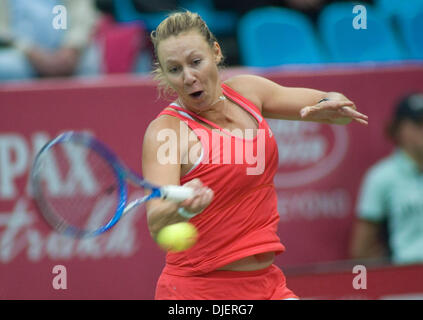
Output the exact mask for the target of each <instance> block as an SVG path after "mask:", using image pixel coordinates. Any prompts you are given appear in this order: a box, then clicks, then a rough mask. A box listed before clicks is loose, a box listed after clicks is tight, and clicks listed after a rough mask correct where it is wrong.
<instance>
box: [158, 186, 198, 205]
mask: <svg viewBox="0 0 423 320" xmlns="http://www.w3.org/2000/svg"><path fill="white" fill-rule="evenodd" d="M160 191H161V193H162V198H163V199H166V200H170V201H174V202H182V201H184V200H186V199H189V198H192V197H194V190H193V189H192V188H189V187H183V186H174V185H168V186H164V187H161V188H160Z"/></svg>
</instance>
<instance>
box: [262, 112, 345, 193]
mask: <svg viewBox="0 0 423 320" xmlns="http://www.w3.org/2000/svg"><path fill="white" fill-rule="evenodd" d="M268 122H269V125H270V126H271V128H272V131H273V134H274V135H275V139H276V141H277V144H278V150H279V168H278V171H277V173H276V175H275V187H276V188H292V187H299V186H302V185H305V184H307V183H311V182H314V181H317V180H319V179H321V178H323V177H325V176H328V175H329V174H330V173H331V172H332V171H333V170H334V169H335V168H336V167H337V166H338V165H339V164H340V163H341V161H342V160H343V158H344V156H345V154H346V152H347V150H348V132H347V129H346V127H345V126H338V125H326V124H320V123H315V122H303V121H281V120H268Z"/></svg>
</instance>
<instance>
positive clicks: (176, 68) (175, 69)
mask: <svg viewBox="0 0 423 320" xmlns="http://www.w3.org/2000/svg"><path fill="white" fill-rule="evenodd" d="M177 71H178V67H171V68H169V69H168V72H170V73H176V72H177Z"/></svg>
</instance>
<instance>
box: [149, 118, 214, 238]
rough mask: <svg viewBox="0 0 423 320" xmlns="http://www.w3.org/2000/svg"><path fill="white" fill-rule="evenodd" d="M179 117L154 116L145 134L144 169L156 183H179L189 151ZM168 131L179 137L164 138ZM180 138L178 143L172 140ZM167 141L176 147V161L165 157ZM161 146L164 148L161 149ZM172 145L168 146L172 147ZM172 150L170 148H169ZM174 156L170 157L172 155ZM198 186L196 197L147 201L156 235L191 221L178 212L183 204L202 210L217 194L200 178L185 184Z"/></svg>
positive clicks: (154, 236) (161, 184) (153, 232)
mask: <svg viewBox="0 0 423 320" xmlns="http://www.w3.org/2000/svg"><path fill="white" fill-rule="evenodd" d="M179 131H180V130H179V120H178V119H176V118H172V117H169V116H164V117H160V118H159V119H156V120H154V121H153V122H152V123H151V124H150V125H149V127H148V128H147V131H146V133H145V136H144V142H143V152H142V154H143V156H142V171H143V176H144V178H145V179H147V180H148V181H151V182H152V183H154V184H157V185H160V186H163V185H169V184H170V185H179V184H180V174H181V163H180V161H179V159H180V156H179V155H180V152H187V150H180V149H179V145H180V143H179ZM163 133H167V134H169V135H174V136H173V137H176V140H173V141H172V140H171V138H169V139H166V140H165V141H160V140H164V139H161V138H160V134H162V137H163V136H166V135H163ZM172 142H176V143H172ZM165 143H167V146H168V147H169V148H176V149H175V150H176V152H177V157H176V159H173V160H175V161H167V162H166V161H164V160H166V159H164V158H163V157H162V156H161V155H163V152H162V151H163V150H164V149H163V145H164V144H165ZM160 147H162V149H161V150H160ZM169 148H168V149H169ZM169 150H170V149H169ZM168 159H170V158H168ZM185 186H189V187H191V188H193V189H194V191H195V194H196V195H195V196H194V197H193V198H192V199H188V200H185V201H183V202H181V203H179V204H178V203H174V202H171V201H167V200H162V199H154V200H151V201H149V202H148V203H147V205H146V208H147V221H148V227H149V230H150V233H151V235H152V237H153V238H154V239H155V238H156V236H157V233H158V232H159V230H160V229H162V228H163V227H165V226H166V225H169V224H173V223H177V222H181V221H187V220H188V219H187V218H183V217H182V216H181V215H179V214H178V212H177V210H178V208H179V207H184V208H186V210H187V211H190V212H198V211H201V210H203V209H204V208H205V207H207V206H208V205H209V203H210V202H211V200H212V198H213V192H211V190H210V189H209V188H207V187H204V186H203V184H202V183H201V181H200V180H199V179H194V180H192V181H190V182H188V183H186V184H185Z"/></svg>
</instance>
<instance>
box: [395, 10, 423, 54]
mask: <svg viewBox="0 0 423 320" xmlns="http://www.w3.org/2000/svg"><path fill="white" fill-rule="evenodd" d="M397 26H398V28H399V32H400V34H401V36H402V39H403V42H404V44H405V46H406V47H407V50H408V56H407V57H408V58H409V59H418V60H421V59H423V6H422V7H420V9H415V10H413V11H406V12H402V13H401V14H399V15H398V16H397Z"/></svg>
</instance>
